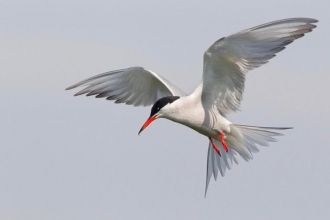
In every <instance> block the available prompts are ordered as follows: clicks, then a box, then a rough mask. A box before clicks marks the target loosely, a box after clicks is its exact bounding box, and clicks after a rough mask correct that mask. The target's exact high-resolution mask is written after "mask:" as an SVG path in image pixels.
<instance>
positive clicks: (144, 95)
mask: <svg viewBox="0 0 330 220" xmlns="http://www.w3.org/2000/svg"><path fill="white" fill-rule="evenodd" d="M78 86H86V88H84V89H83V90H81V91H79V92H78V93H76V94H75V96H78V95H82V94H87V96H92V95H96V98H106V99H107V100H116V101H115V103H126V104H127V105H134V106H148V105H153V104H154V103H155V102H156V101H157V100H158V99H160V98H162V97H165V96H186V94H185V93H184V92H183V91H182V90H181V89H179V88H178V87H176V86H175V85H173V84H172V83H170V82H169V81H168V80H166V79H165V78H163V77H161V76H159V75H157V74H156V73H154V72H151V71H149V70H146V69H144V68H142V67H130V68H127V69H121V70H114V71H110V72H106V73H103V74H100V75H97V76H93V77H91V78H88V79H86V80H83V81H81V82H78V83H76V84H74V85H72V86H70V87H68V88H67V90H69V89H73V88H76V87H78Z"/></svg>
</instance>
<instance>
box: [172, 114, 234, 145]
mask: <svg viewBox="0 0 330 220" xmlns="http://www.w3.org/2000/svg"><path fill="white" fill-rule="evenodd" d="M185 115H187V114H185ZM200 116H201V115H199V117H187V118H186V117H182V116H181V117H179V118H171V119H170V120H172V121H174V122H177V123H180V124H182V125H185V126H187V127H189V128H191V129H193V130H195V131H197V132H198V133H200V134H202V135H205V136H207V137H212V138H214V139H217V140H220V135H219V133H220V132H225V133H229V132H230V124H231V123H230V122H229V121H228V120H227V119H226V118H224V117H222V116H221V115H220V114H219V115H216V117H206V116H204V117H200Z"/></svg>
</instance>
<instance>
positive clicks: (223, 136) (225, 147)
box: [220, 131, 229, 153]
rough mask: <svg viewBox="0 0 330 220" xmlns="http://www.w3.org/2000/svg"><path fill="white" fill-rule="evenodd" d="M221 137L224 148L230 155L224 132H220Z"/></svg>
mask: <svg viewBox="0 0 330 220" xmlns="http://www.w3.org/2000/svg"><path fill="white" fill-rule="evenodd" d="M220 137H221V143H222V146H223V148H224V149H225V151H226V152H227V153H228V151H229V148H228V146H227V144H226V141H225V134H224V133H223V132H222V131H221V132H220Z"/></svg>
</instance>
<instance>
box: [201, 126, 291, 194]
mask: <svg viewBox="0 0 330 220" xmlns="http://www.w3.org/2000/svg"><path fill="white" fill-rule="evenodd" d="M286 129H292V128H286V127H279V128H276V127H255V126H245V125H236V124H231V125H230V133H226V139H225V141H226V143H227V145H228V147H229V151H228V152H226V151H225V150H224V148H223V146H222V143H221V142H220V141H218V140H215V139H212V140H213V142H214V143H215V144H216V145H217V146H218V147H219V149H220V154H221V156H219V155H218V154H217V152H216V151H215V150H214V149H213V147H212V144H211V142H210V143H209V149H208V153H207V170H206V186H205V196H206V192H207V188H208V185H209V183H210V180H211V177H212V175H213V176H214V180H217V177H218V170H219V172H220V174H221V176H224V175H225V173H226V169H228V170H230V169H231V168H232V166H233V162H234V163H236V164H238V158H237V155H238V154H239V155H240V156H241V157H242V158H243V159H244V160H245V161H247V162H248V161H249V160H252V159H253V155H252V153H257V152H259V149H258V147H257V146H256V144H257V145H260V146H269V144H268V142H276V139H275V138H273V137H274V136H281V135H282V134H280V133H277V132H274V131H273V130H286Z"/></svg>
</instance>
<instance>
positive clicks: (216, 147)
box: [209, 137, 221, 156]
mask: <svg viewBox="0 0 330 220" xmlns="http://www.w3.org/2000/svg"><path fill="white" fill-rule="evenodd" d="M209 139H210V142H211V144H212V146H213V148H214V150H215V151H216V152H217V153H218V154H219V156H221V154H220V149H219V148H218V146H217V145H215V143H213V140H212V138H210V137H209Z"/></svg>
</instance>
